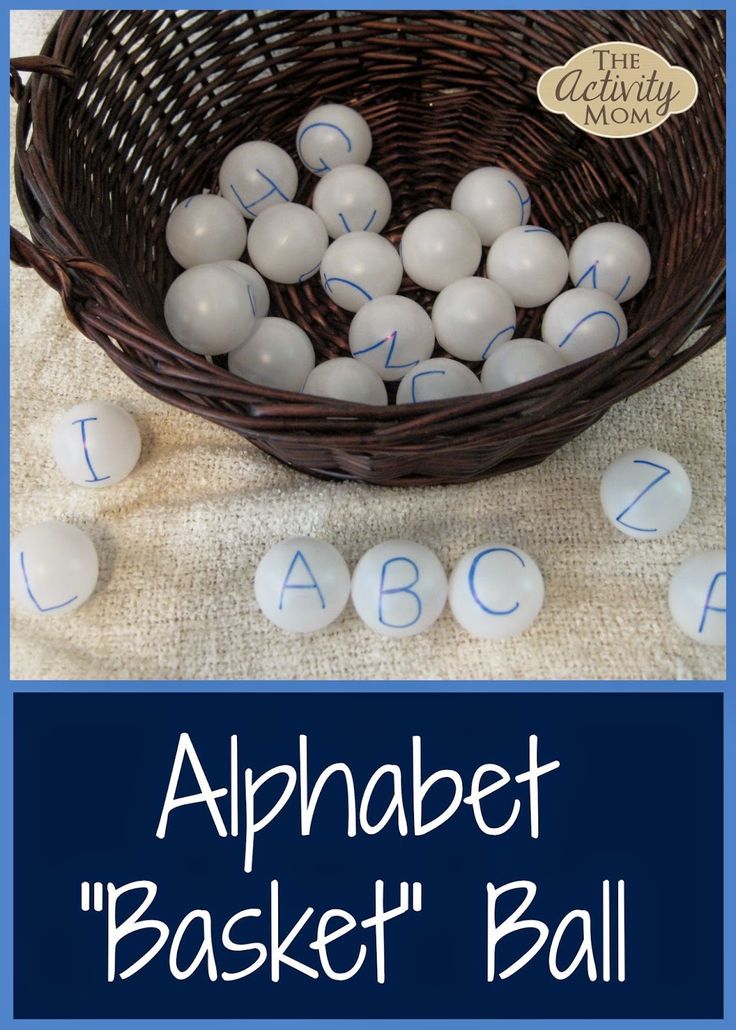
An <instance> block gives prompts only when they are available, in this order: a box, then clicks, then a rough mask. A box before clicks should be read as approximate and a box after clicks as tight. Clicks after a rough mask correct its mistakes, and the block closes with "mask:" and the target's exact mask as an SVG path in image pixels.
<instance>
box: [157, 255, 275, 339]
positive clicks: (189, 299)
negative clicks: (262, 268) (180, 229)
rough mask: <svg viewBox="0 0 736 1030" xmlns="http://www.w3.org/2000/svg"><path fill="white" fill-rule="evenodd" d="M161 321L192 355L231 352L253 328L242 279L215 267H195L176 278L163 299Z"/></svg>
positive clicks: (227, 270) (214, 265)
mask: <svg viewBox="0 0 736 1030" xmlns="http://www.w3.org/2000/svg"><path fill="white" fill-rule="evenodd" d="M164 319H165V321H166V325H167V326H168V328H169V332H170V333H171V335H172V336H173V337H174V339H175V340H177V342H178V343H180V344H181V345H182V347H186V348H187V349H188V350H191V351H194V353H195V354H225V353H226V352H227V351H230V350H234V348H235V347H239V346H240V344H241V343H243V342H244V341H245V340H247V338H248V337H249V336H250V334H251V333H252V331H253V327H254V325H255V317H254V315H253V308H252V306H251V301H250V296H249V293H248V288H247V286H246V284H245V283H244V282H243V279H242V277H241V276H239V275H237V274H236V273H235V272H232V271H230V269H229V268H225V267H223V266H222V265H219V264H212V265H195V266H194V268H188V269H187V270H186V271H185V272H182V273H181V275H179V276H177V277H176V279H174V281H173V283H172V284H171V286H170V287H169V289H168V291H167V293H166V297H165V298H164Z"/></svg>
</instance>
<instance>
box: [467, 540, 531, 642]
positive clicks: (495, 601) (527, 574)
mask: <svg viewBox="0 0 736 1030" xmlns="http://www.w3.org/2000/svg"><path fill="white" fill-rule="evenodd" d="M449 600H450V608H451V609H452V614H453V616H454V618H455V620H456V621H457V622H458V623H459V624H460V625H461V626H462V627H463V629H466V630H467V631H468V632H469V633H472V634H473V635H474V636H476V637H484V638H485V639H488V640H503V639H504V638H505V637H513V636H516V634H517V633H523V632H524V630H525V629H528V628H529V626H531V624H532V623H533V622H534V620H535V619H536V617H537V616H538V615H539V613H540V611H541V610H542V604H543V603H544V580H543V579H542V573H541V572H540V571H539V566H538V565H537V563H536V562H535V561H534V559H533V558H532V557H531V556H530V555H528V554H527V553H526V551H522V550H521V548H519V547H509V546H507V545H505V544H484V545H483V546H482V547H477V548H475V549H474V550H472V551H468V553H467V554H465V555H463V557H462V558H461V559H460V561H459V562H458V563H457V565H456V566H455V568H454V569H453V570H452V574H451V576H450V589H449Z"/></svg>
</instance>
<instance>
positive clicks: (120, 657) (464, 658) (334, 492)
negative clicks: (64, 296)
mask: <svg viewBox="0 0 736 1030" xmlns="http://www.w3.org/2000/svg"><path fill="white" fill-rule="evenodd" d="M53 16H54V12H41V13H39V12H28V11H23V12H14V13H13V16H12V35H11V53H14V54H29V53H35V52H37V51H38V49H39V46H40V43H41V41H42V39H43V37H44V35H45V31H46V30H47V29H48V27H49V26H50V24H51V23H52V22H53ZM13 204H14V206H13V209H12V213H11V217H12V221H13V224H14V225H17V226H18V227H19V228H22V227H23V220H22V217H21V215H20V212H19V210H18V207H17V204H16V203H15V201H14V200H13ZM11 287H12V294H11V304H12V307H11V332H12V349H11V358H12V367H11V387H12V462H11V476H12V505H11V507H12V529H13V532H18V531H20V530H21V529H23V528H24V527H26V526H28V525H30V524H32V523H35V522H39V521H42V520H43V519H62V520H68V521H70V522H73V523H75V524H76V525H78V526H80V527H81V528H83V529H85V530H86V531H87V532H88V533H89V534H90V536H91V537H92V539H93V540H94V542H95V544H96V546H97V549H98V552H99V555H100V581H99V584H98V589H97V591H96V593H95V594H94V595H93V597H92V599H91V600H90V601H89V602H88V603H87V604H86V605H84V606H83V607H82V608H81V609H79V610H78V611H77V612H75V613H73V614H71V615H68V616H58V617H47V618H40V617H33V616H30V615H25V614H23V613H21V612H19V611H17V610H15V609H14V610H13V615H12V630H11V642H12V651H11V673H12V675H13V677H14V678H21V679H47V678H53V679H57V678H59V679H66V678H68V679H118V678H126V679H128V678H130V679H139V678H140V679H194V678H206V679H248V678H252V679H272V678H277V679H287V680H288V679H341V678H368V679H389V678H390V679H394V678H395V679H402V678H404V679H413V678H418V679H426V678H432V679H434V678H437V679H459V680H465V679H467V680H483V679H507V678H508V679H511V678H521V679H536V678H539V679H548V678H572V679H596V678H633V679H649V678H651V679H662V678H673V679H675V678H676V679H690V678H696V679H699V678H703V679H718V678H722V677H723V676H724V674H725V656H724V653H723V652H722V651H721V650H719V649H707V648H704V647H701V646H698V645H696V644H694V643H692V642H690V640H689V639H688V638H687V637H685V636H683V635H682V633H680V631H679V630H678V629H677V628H676V627H675V626H674V624H673V623H672V621H671V619H670V616H669V612H668V608H667V585H668V581H669V578H670V576H671V574H672V572H673V570H674V568H675V567H676V566H677V564H678V563H679V562H680V561H682V560H683V559H684V558H685V557H686V556H687V555H689V554H690V553H691V552H692V551H694V550H696V549H698V548H701V547H722V546H723V543H724V536H725V530H724V494H725V486H724V432H725V429H724V409H725V405H724V396H725V376H724V358H725V345H724V344H720V345H719V346H717V347H715V348H713V349H712V350H711V351H710V352H708V354H707V355H706V356H705V357H703V358H701V359H699V360H697V361H694V362H691V363H690V364H689V365H688V366H687V367H686V368H685V369H684V370H683V371H681V372H680V373H678V374H677V375H675V376H672V377H670V378H669V379H668V380H666V381H665V382H663V383H660V384H658V385H657V386H655V387H654V388H652V389H650V390H648V391H646V392H645V393H642V394H639V395H638V396H636V397H633V398H631V399H630V400H629V401H627V402H626V403H623V404H620V405H619V406H618V407H617V408H615V409H614V410H613V411H612V412H610V413H609V414H608V415H607V416H606V417H605V418H604V419H603V420H602V421H601V422H600V423H599V424H598V425H596V426H594V427H593V428H592V429H590V430H589V431H588V432H587V433H585V434H584V435H583V436H582V437H580V438H579V439H578V440H576V441H573V443H571V444H570V445H568V446H567V447H565V448H564V449H563V450H562V451H561V452H559V453H558V454H557V455H555V456H553V457H552V458H551V459H549V460H548V461H546V462H545V463H544V464H543V465H542V466H540V467H538V468H535V469H529V470H527V471H524V472H520V473H515V474H513V475H508V476H504V477H502V478H500V479H492V480H487V481H486V482H483V483H479V484H475V485H472V486H463V487H446V488H441V487H437V488H423V489H415V490H402V491H392V490H387V489H376V488H369V487H365V486H360V485H353V484H341V483H323V482H319V481H317V480H313V479H310V478H308V477H306V476H303V475H301V474H299V473H296V472H293V471H290V470H288V469H286V468H284V467H282V466H281V465H279V464H277V463H276V462H274V461H272V460H271V459H269V458H267V457H266V456H264V455H262V454H261V453H260V452H259V451H257V450H256V449H255V448H254V447H251V446H249V445H248V444H246V443H245V442H244V441H242V440H241V439H240V438H239V437H237V436H235V435H234V434H230V433H228V432H227V431H225V430H223V429H220V428H219V427H217V426H214V425H212V424H210V423H208V422H205V421H203V420H202V419H199V418H196V417H195V416H193V415H188V414H185V413H183V412H181V411H178V410H177V409H174V408H171V407H167V406H165V405H163V404H161V403H160V402H159V401H157V400H155V399H153V398H152V397H150V396H148V395H147V394H145V393H143V392H142V391H140V390H139V389H138V388H137V387H136V386H134V384H133V383H132V382H130V381H129V380H128V379H127V378H126V377H125V376H124V375H123V374H122V373H121V372H119V371H118V370H117V369H116V368H115V366H114V365H113V364H112V363H111V362H109V361H108V360H107V359H106V358H105V356H104V355H103V354H102V352H101V351H100V350H99V349H98V348H97V347H96V346H95V345H94V344H92V343H91V342H89V341H88V340H86V339H85V338H84V337H82V336H81V335H79V334H78V333H77V332H76V331H75V330H74V329H73V328H72V327H71V325H70V324H69V323H68V322H67V321H66V319H65V317H64V314H63V311H62V308H61V304H60V302H59V300H58V297H57V296H56V294H55V293H54V292H53V291H52V290H50V289H49V288H47V287H46V286H45V285H44V284H43V283H42V282H41V280H40V279H38V278H37V277H36V275H35V274H34V273H33V272H31V271H28V270H21V269H16V268H13V269H12V272H11ZM92 397H101V398H107V399H109V400H112V401H116V402H118V403H120V404H122V405H123V406H124V407H125V408H127V409H128V410H129V411H130V412H131V414H132V415H133V416H134V417H135V419H136V420H137V422H138V424H139V426H140V428H141V431H142V435H143V441H144V444H143V455H142V459H141V463H140V465H139V467H138V468H137V470H136V471H135V473H134V474H133V475H132V476H130V477H129V479H127V480H126V481H125V482H123V483H121V484H120V485H118V486H115V487H112V488H110V489H108V490H101V491H96V492H93V491H88V490H85V489H83V488H78V487H75V486H73V485H71V484H69V483H67V482H66V481H65V480H63V479H62V477H61V475H60V473H59V472H58V471H57V469H56V467H55V465H54V462H53V459H52V457H51V448H50V439H51V433H52V430H53V426H54V423H55V421H56V419H57V418H58V416H59V415H60V414H61V412H62V411H63V410H64V409H65V408H67V407H69V406H71V405H72V404H75V403H77V402H78V401H81V400H85V399H88V398H92ZM639 445H651V446H654V447H659V448H661V449H662V450H665V451H668V452H670V453H671V454H674V455H675V456H676V457H677V458H679V460H680V461H681V462H682V463H683V464H684V465H685V467H686V468H687V470H688V472H689V473H690V476H691V479H692V483H693V491H694V500H693V506H692V510H691V512H690V515H689V517H688V519H687V520H686V522H685V524H684V525H683V527H682V528H681V529H680V530H679V531H678V532H677V533H675V534H673V535H672V536H671V537H669V538H666V539H663V540H656V541H647V542H640V541H636V540H630V539H628V538H627V537H625V536H623V535H622V534H620V533H618V532H616V531H615V530H614V529H613V528H612V527H611V526H610V525H609V523H608V522H607V521H606V520H605V518H604V516H603V514H602V511H601V508H600V504H599V501H598V482H599V477H600V474H601V472H602V471H603V469H604V468H605V467H606V465H607V464H608V463H609V462H610V461H611V460H613V458H615V457H616V456H617V455H618V454H620V453H621V452H623V451H625V450H627V449H629V448H632V447H636V446H639ZM300 534H309V535H315V536H320V537H324V538H325V539H328V540H330V541H331V542H332V543H334V544H335V545H336V546H337V547H338V548H339V549H340V550H341V551H342V553H343V554H344V555H345V558H346V560H347V561H348V563H349V564H350V565H351V567H352V566H354V565H355V563H356V561H357V560H358V558H359V557H360V555H361V554H362V553H363V552H364V551H365V550H367V549H368V547H370V546H372V545H373V544H374V543H377V542H378V541H380V540H384V539H388V538H389V537H394V536H406V537H409V538H411V539H416V540H419V541H422V542H424V543H426V544H428V545H429V546H430V547H433V548H434V549H435V550H436V552H437V554H438V555H439V557H440V559H441V560H442V562H443V563H444V565H445V567H446V568H447V569H448V571H449V569H450V568H451V567H452V564H453V563H454V562H455V561H456V560H457V559H458V558H459V557H460V556H461V555H462V554H463V553H464V552H465V551H466V550H468V549H469V548H471V547H473V546H474V545H477V544H481V543H483V542H484V541H494V540H495V541H503V542H507V543H512V544H517V545H518V546H520V547H522V548H524V549H525V550H527V551H528V552H530V553H531V554H532V555H534V556H535V557H536V558H537V560H538V561H539V564H540V566H541V568H542V571H543V573H544V577H545V583H546V603H545V606H544V608H543V610H542V613H541V615H540V617H539V619H538V620H537V622H536V623H535V624H534V626H533V627H532V628H531V630H529V631H528V632H527V633H525V634H524V635H522V636H519V637H516V638H512V639H510V640H507V641H505V642H502V643H491V642H485V641H479V640H475V639H473V638H471V637H470V636H468V635H467V634H466V633H465V632H464V631H462V630H461V629H460V628H459V627H458V626H457V625H456V624H455V623H454V622H453V620H452V618H451V616H450V614H449V612H448V611H447V610H446V611H445V613H444V614H443V616H442V617H441V618H440V620H439V621H438V622H437V623H436V624H435V626H434V627H433V628H432V629H431V630H429V631H428V632H427V633H425V634H423V635H421V636H418V637H414V638H410V639H407V640H398V641H395V640H384V639H383V638H381V637H378V636H376V635H374V634H373V633H371V632H370V631H369V630H368V629H367V628H366V627H364V626H363V624H362V623H361V622H360V621H359V620H358V618H357V616H356V615H355V613H354V612H353V611H352V608H351V607H350V605H349V606H348V609H347V610H346V612H345V614H344V615H343V616H342V618H341V619H340V620H339V621H338V622H337V623H335V624H333V625H332V626H331V627H329V628H328V629H327V630H325V631H324V632H322V633H320V634H317V635H314V636H307V637H299V636H294V635H287V634H284V633H281V632H280V631H279V630H277V629H276V628H275V627H273V626H271V625H270V624H269V623H268V622H266V620H265V619H264V618H263V616H262V615H261V614H260V612H259V611H258V609H257V606H256V604H255V601H254V599H253V589H252V582H253V573H254V570H255V567H256V565H257V563H258V561H259V559H260V557H261V555H262V554H263V553H264V551H265V550H266V549H267V548H268V547H269V546H270V545H271V544H272V543H274V542H275V541H276V540H278V539H280V538H282V537H285V536H293V535H300Z"/></svg>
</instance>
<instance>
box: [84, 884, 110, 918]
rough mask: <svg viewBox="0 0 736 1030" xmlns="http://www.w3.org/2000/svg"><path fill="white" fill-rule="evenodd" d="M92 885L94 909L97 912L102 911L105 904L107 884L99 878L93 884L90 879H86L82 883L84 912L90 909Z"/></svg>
mask: <svg viewBox="0 0 736 1030" xmlns="http://www.w3.org/2000/svg"><path fill="white" fill-rule="evenodd" d="M90 886H91V887H92V892H91V893H92V906H91V907H92V909H93V910H94V911H95V912H101V911H102V909H103V906H104V897H105V893H104V892H105V885H104V883H100V881H99V880H97V881H95V883H93V884H91V885H90V883H89V881H88V880H84V881H83V883H82V897H81V907H82V911H83V912H89V910H90Z"/></svg>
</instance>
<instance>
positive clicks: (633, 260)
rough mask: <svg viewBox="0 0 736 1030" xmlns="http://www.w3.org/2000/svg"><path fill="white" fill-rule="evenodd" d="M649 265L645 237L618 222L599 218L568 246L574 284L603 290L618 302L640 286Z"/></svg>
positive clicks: (632, 293)
mask: <svg viewBox="0 0 736 1030" xmlns="http://www.w3.org/2000/svg"><path fill="white" fill-rule="evenodd" d="M651 268H652V258H651V255H650V253H649V247H648V246H647V244H646V242H645V240H644V238H643V237H642V236H640V235H639V233H638V232H636V230H635V229H632V228H630V227H629V226H628V225H622V224H621V223H620V222H599V223H598V225H591V226H590V228H588V229H585V230H584V231H583V232H581V233H580V235H579V236H578V238H577V239H576V240H575V242H574V243H573V245H572V247H571V248H570V279H571V280H572V284H573V286H576V287H582V288H584V289H591V288H593V289H597V290H603V292H604V293H607V294H609V296H611V297H613V299H614V300H617V301H618V302H619V304H623V303H624V302H625V301H627V300H631V298H632V297H635V296H636V295H637V293H638V292H639V291H640V290H641V289H642V287H643V286H644V284H645V283H646V281H647V279H648V278H649V273H650V271H651Z"/></svg>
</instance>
